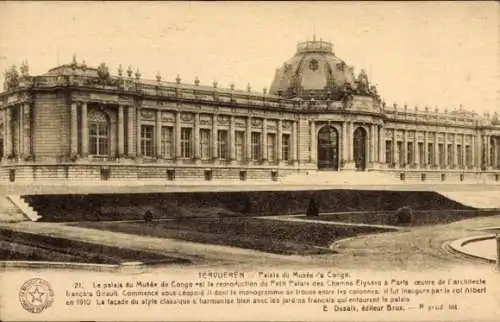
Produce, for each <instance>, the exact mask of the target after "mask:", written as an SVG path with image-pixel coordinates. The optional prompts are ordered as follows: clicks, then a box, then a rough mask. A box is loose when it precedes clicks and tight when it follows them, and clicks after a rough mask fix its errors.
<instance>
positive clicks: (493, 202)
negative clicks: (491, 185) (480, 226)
mask: <svg viewBox="0 0 500 322" xmlns="http://www.w3.org/2000/svg"><path fill="white" fill-rule="evenodd" d="M436 192H438V193H439V194H441V195H442V196H444V197H446V198H448V199H451V200H454V201H456V202H458V203H461V204H462V205H465V206H469V207H473V208H477V209H491V210H495V209H497V210H500V190H487V191H436Z"/></svg>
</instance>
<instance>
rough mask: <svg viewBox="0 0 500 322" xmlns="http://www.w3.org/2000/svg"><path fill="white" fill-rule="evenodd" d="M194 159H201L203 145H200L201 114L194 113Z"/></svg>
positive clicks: (197, 160) (198, 160)
mask: <svg viewBox="0 0 500 322" xmlns="http://www.w3.org/2000/svg"><path fill="white" fill-rule="evenodd" d="M193 135H194V160H195V162H200V161H201V145H200V114H199V113H195V114H194V133H193Z"/></svg>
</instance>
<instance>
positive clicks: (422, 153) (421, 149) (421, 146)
mask: <svg viewBox="0 0 500 322" xmlns="http://www.w3.org/2000/svg"><path fill="white" fill-rule="evenodd" d="M418 159H419V161H420V165H424V164H425V151H424V144H423V143H422V142H419V143H418Z"/></svg>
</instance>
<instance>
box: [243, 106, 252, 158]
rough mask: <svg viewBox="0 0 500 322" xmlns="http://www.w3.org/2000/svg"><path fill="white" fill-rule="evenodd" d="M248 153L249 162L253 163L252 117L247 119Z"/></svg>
mask: <svg viewBox="0 0 500 322" xmlns="http://www.w3.org/2000/svg"><path fill="white" fill-rule="evenodd" d="M246 132H247V133H246V141H247V143H246V144H245V146H246V152H247V162H251V161H252V117H250V116H249V117H248V118H247V131H246Z"/></svg>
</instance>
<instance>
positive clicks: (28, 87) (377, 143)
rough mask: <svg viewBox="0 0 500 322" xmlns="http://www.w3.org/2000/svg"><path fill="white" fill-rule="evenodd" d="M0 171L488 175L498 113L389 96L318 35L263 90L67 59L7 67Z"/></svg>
mask: <svg viewBox="0 0 500 322" xmlns="http://www.w3.org/2000/svg"><path fill="white" fill-rule="evenodd" d="M0 109H1V113H0V115H1V126H2V131H0V141H1V142H0V153H1V164H0V178H2V180H4V181H7V182H9V181H10V182H26V181H28V182H29V181H36V180H54V179H56V180H59V179H60V180H83V181H88V180H90V181H98V182H99V181H105V180H108V181H113V180H120V181H122V180H131V181H137V180H157V181H158V180H160V181H161V180H164V181H176V180H213V181H216V180H236V181H239V180H253V179H261V180H274V181H278V180H279V179H282V178H286V177H287V176H289V175H292V174H293V175H300V174H305V173H312V172H316V171H330V172H340V173H341V172H346V171H358V172H361V171H364V172H377V173H384V174H386V175H388V176H391V177H394V178H397V180H402V181H412V180H413V181H446V182H450V181H451V182H453V181H470V180H472V181H474V180H479V179H481V180H484V179H487V180H488V181H491V182H498V181H499V175H500V122H499V119H498V115H497V114H496V113H495V114H494V115H488V114H485V115H483V116H479V115H477V114H476V113H474V112H471V111H467V110H465V109H463V108H462V107H459V108H456V109H453V110H449V111H447V110H444V111H439V110H438V109H437V108H428V107H424V108H417V107H407V106H397V105H395V104H394V105H393V106H389V105H386V104H385V103H384V101H383V100H382V98H381V97H380V96H379V94H378V93H377V89H376V87H375V86H372V85H371V83H370V81H369V79H368V76H367V74H366V73H365V72H364V71H363V70H361V72H360V73H359V75H354V73H353V69H352V67H350V66H349V65H348V64H346V63H345V62H344V61H343V60H341V59H340V58H338V57H337V56H336V55H335V54H334V51H333V45H332V44H331V43H330V42H326V41H317V40H313V41H306V42H301V43H299V44H298V45H297V51H296V53H295V55H294V56H293V57H292V58H290V59H289V60H287V61H286V62H284V63H283V65H282V66H281V67H279V68H278V69H276V72H275V76H274V80H273V81H272V83H271V86H270V88H269V91H267V90H266V89H264V90H263V91H262V92H255V91H252V88H251V87H250V85H249V86H248V88H247V90H236V89H235V88H234V85H231V86H230V87H229V88H221V87H219V86H218V84H217V83H216V82H214V83H213V84H212V85H210V86H203V85H201V84H200V81H199V80H198V79H195V80H194V82H193V83H192V84H186V83H185V82H183V81H182V80H181V78H180V77H179V76H177V78H176V79H175V81H172V82H166V81H163V80H162V79H161V76H160V75H158V76H157V77H156V80H145V79H142V78H141V74H140V72H139V71H136V72H135V73H134V72H133V71H132V69H131V68H130V67H129V68H128V69H127V70H125V71H124V70H123V69H122V68H121V66H120V68H119V69H118V71H117V73H116V74H114V75H112V74H110V72H109V69H108V67H107V66H106V65H105V64H104V63H103V64H101V65H100V66H99V67H98V68H93V67H90V66H86V64H85V63H84V62H83V63H79V62H77V61H76V59H74V60H73V62H72V63H71V64H66V65H62V66H58V67H55V68H53V69H51V70H49V71H48V72H47V73H45V74H42V75H39V76H32V75H30V74H29V68H28V66H27V64H26V63H25V64H23V65H22V66H21V68H20V69H19V71H18V70H17V69H15V68H14V67H13V68H11V69H9V70H8V71H7V72H6V73H5V84H4V91H3V92H2V93H0Z"/></svg>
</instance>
